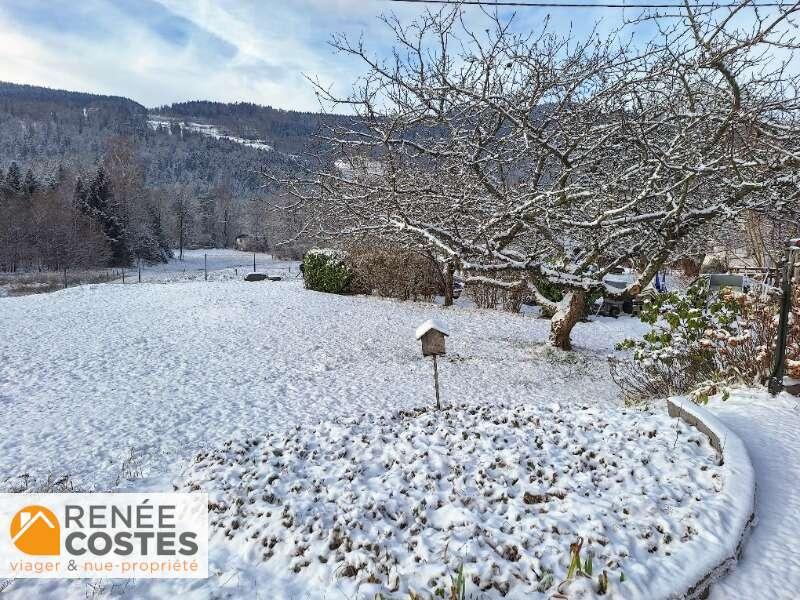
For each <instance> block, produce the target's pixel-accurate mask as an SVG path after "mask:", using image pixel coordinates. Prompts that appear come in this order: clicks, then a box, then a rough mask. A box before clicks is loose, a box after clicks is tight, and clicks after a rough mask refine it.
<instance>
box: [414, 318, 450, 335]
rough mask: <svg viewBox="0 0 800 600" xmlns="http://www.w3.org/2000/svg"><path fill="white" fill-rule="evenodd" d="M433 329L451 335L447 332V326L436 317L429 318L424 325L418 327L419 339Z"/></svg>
mask: <svg viewBox="0 0 800 600" xmlns="http://www.w3.org/2000/svg"><path fill="white" fill-rule="evenodd" d="M431 329H436V330H437V331H441V332H442V333H443V334H445V335H450V334H449V333H447V327H445V326H444V325H442V324H441V323H440V322H439V321H437V320H436V319H428V320H427V321H425V322H424V323H423V324H422V325H420V326H419V327H417V331H416V336H417V339H419V338H421V337H422V336H423V335H425V334H426V333H428V332H429V331H430V330H431Z"/></svg>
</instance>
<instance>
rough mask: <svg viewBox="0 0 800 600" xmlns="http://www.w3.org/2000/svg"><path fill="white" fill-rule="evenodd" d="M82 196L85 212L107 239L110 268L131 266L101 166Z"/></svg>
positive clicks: (112, 195) (109, 188)
mask: <svg viewBox="0 0 800 600" xmlns="http://www.w3.org/2000/svg"><path fill="white" fill-rule="evenodd" d="M83 194H84V197H85V204H86V208H87V210H88V211H89V212H90V213H91V214H92V216H94V217H95V218H96V219H97V221H98V222H99V223H100V225H101V227H102V228H103V233H104V234H105V236H106V238H107V239H108V244H109V247H110V248H111V266H114V267H125V266H129V265H130V264H131V252H130V248H128V244H127V241H126V236H125V231H124V229H123V227H122V225H121V224H120V221H119V219H118V218H117V215H116V214H115V213H114V210H113V207H112V205H111V202H112V200H113V198H114V194H113V192H112V190H111V181H110V180H109V179H108V176H107V175H106V171H105V169H104V168H103V167H102V166H100V167H98V169H97V174H96V175H95V177H94V179H93V180H92V181H91V183H90V184H89V187H88V189H86V190H85V192H83Z"/></svg>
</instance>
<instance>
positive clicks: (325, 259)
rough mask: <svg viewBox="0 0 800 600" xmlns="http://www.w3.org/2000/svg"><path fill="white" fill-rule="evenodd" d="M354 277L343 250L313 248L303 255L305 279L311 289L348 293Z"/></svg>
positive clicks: (330, 292) (307, 286) (332, 292)
mask: <svg viewBox="0 0 800 600" xmlns="http://www.w3.org/2000/svg"><path fill="white" fill-rule="evenodd" d="M352 278H353V277H352V273H351V272H350V269H349V267H348V266H347V264H346V263H345V261H344V255H343V254H342V253H341V252H338V251H336V250H331V249H329V248H324V249H313V250H309V251H308V252H306V255H305V256H304V257H303V281H304V282H305V285H306V288H308V289H309V290H315V291H317V292H328V293H329V294H347V293H348V292H350V282H351V281H352Z"/></svg>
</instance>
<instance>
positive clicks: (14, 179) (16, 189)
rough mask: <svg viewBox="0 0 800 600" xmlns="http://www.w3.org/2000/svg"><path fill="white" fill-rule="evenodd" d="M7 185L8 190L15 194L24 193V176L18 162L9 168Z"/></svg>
mask: <svg viewBox="0 0 800 600" xmlns="http://www.w3.org/2000/svg"><path fill="white" fill-rule="evenodd" d="M5 183H6V188H7V189H8V190H9V191H10V192H11V193H13V194H19V193H20V191H22V174H21V173H20V170H19V165H18V164H17V163H16V162H12V163H11V166H10V167H8V173H6V180H5Z"/></svg>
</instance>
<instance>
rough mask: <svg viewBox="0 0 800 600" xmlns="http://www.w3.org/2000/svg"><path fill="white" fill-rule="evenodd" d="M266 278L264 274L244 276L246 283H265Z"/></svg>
mask: <svg viewBox="0 0 800 600" xmlns="http://www.w3.org/2000/svg"><path fill="white" fill-rule="evenodd" d="M266 278H267V276H266V275H265V274H264V273H248V274H247V275H245V276H244V280H245V281H264V280H265V279H266Z"/></svg>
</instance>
